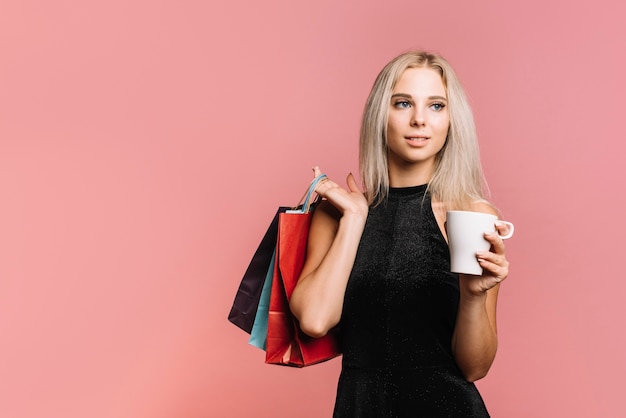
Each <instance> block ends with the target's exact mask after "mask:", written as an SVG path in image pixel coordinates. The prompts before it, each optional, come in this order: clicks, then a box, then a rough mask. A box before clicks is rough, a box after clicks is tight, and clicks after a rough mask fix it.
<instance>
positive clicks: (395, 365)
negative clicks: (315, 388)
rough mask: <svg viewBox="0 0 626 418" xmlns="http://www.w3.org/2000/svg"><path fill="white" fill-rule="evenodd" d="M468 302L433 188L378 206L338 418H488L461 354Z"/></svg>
mask: <svg viewBox="0 0 626 418" xmlns="http://www.w3.org/2000/svg"><path fill="white" fill-rule="evenodd" d="M458 302H459V285H458V276H457V275H456V274H453V273H450V257H449V253H448V246H447V244H446V241H445V239H444V238H443V236H442V234H441V231H440V230H439V227H438V225H437V221H436V220H435V216H434V214H433V211H432V207H431V200H430V196H429V195H428V194H426V185H423V186H417V187H408V188H400V189H390V193H389V199H388V201H387V202H385V203H383V204H381V205H379V206H377V207H374V208H370V212H369V216H368V219H367V223H366V225H365V230H364V231H363V237H362V239H361V243H360V246H359V250H358V253H357V258H356V261H355V264H354V268H353V270H352V274H351V276H350V279H349V281H348V286H347V288H346V295H345V301H344V307H343V314H342V318H341V333H342V340H343V363H342V364H343V367H342V371H341V376H340V378H339V386H338V388H337V400H336V403H335V411H334V414H333V416H334V417H335V418H348V417H349V418H353V417H359V418H363V417H372V418H383V417H384V418H387V417H389V418H391V417H464V418H467V417H488V416H489V414H488V413H487V410H486V408H485V405H484V403H483V400H482V398H481V396H480V394H479V393H478V390H477V389H476V387H475V386H474V384H472V383H469V382H467V381H466V380H465V379H464V378H463V376H462V375H461V372H460V371H459V369H458V368H457V366H456V364H455V361H454V358H453V356H452V349H451V339H452V332H453V330H454V324H455V321H456V314H457V309H458Z"/></svg>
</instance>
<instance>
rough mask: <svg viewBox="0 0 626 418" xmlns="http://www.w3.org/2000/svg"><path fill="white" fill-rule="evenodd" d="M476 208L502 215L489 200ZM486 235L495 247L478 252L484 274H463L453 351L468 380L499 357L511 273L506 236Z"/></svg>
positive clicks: (502, 229) (501, 228)
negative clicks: (505, 283) (499, 319)
mask: <svg viewBox="0 0 626 418" xmlns="http://www.w3.org/2000/svg"><path fill="white" fill-rule="evenodd" d="M474 210H476V211H480V212H486V213H491V214H494V215H498V214H497V213H496V211H495V210H494V209H493V208H492V207H491V206H490V205H488V204H482V203H481V204H478V206H477V207H476V208H474ZM496 228H497V229H498V230H499V231H500V232H501V233H505V232H506V230H507V228H508V227H507V226H506V225H498V224H497V225H496ZM485 239H486V240H487V241H489V242H490V243H491V251H485V252H480V253H478V254H477V257H478V260H479V262H480V264H481V266H482V267H483V270H484V273H483V275H482V276H472V275H465V274H461V275H459V290H460V300H459V311H458V314H457V321H456V327H455V330H454V334H453V336H452V352H453V355H454V357H455V360H456V362H457V365H458V366H459V368H460V369H461V372H462V373H463V375H464V376H465V378H466V379H467V380H468V381H475V380H478V379H481V378H483V377H484V376H485V375H486V374H487V372H488V371H489V368H490V367H491V364H492V363H493V360H494V358H495V355H496V350H497V346H498V333H497V326H496V304H497V299H498V289H499V287H500V282H502V280H504V279H505V278H506V277H507V276H508V274H509V262H508V261H507V259H506V256H505V251H504V244H503V242H502V239H501V238H500V237H499V236H498V235H497V234H486V235H485Z"/></svg>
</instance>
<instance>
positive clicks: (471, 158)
mask: <svg viewBox="0 0 626 418" xmlns="http://www.w3.org/2000/svg"><path fill="white" fill-rule="evenodd" d="M416 67H425V68H431V69H434V70H435V71H437V72H438V73H439V74H440V75H441V79H442V81H443V85H444V87H445V88H446V91H447V95H448V111H449V114H450V127H449V129H448V137H447V138H446V143H445V145H444V146H443V148H442V149H441V151H439V153H438V154H437V156H436V160H435V169H434V172H433V176H432V178H431V180H430V182H429V183H428V191H429V192H430V193H431V195H432V196H433V197H434V198H436V199H437V200H439V201H441V202H444V204H445V205H446V207H447V208H448V209H465V208H468V207H469V206H470V205H471V203H472V202H475V201H479V200H484V191H485V190H486V182H485V178H484V175H483V171H482V167H481V164H480V154H479V150H478V140H477V136H476V127H475V125H474V118H473V115H472V110H471V108H470V106H469V103H468V100H467V97H466V95H465V92H464V90H463V87H462V86H461V83H460V82H459V79H458V77H457V76H456V74H455V73H454V70H453V69H452V67H451V66H450V64H448V62H447V61H446V60H445V59H444V58H443V57H442V56H440V55H438V54H434V53H428V52H423V51H411V52H406V53H404V54H402V55H399V56H398V57H396V58H394V59H393V60H392V61H391V62H389V63H388V64H387V65H386V66H385V68H383V70H382V71H381V72H380V74H378V77H377V78H376V81H375V82H374V86H373V87H372V90H371V92H370V94H369V97H368V98H367V102H366V105H365V110H364V112H363V120H362V123H361V138H360V146H359V161H360V174H361V179H362V181H363V186H364V188H365V191H366V195H367V198H368V201H369V203H370V204H375V205H376V204H379V203H381V202H382V201H384V200H385V199H386V197H387V194H388V189H389V171H388V170H389V167H388V159H387V158H388V156H387V152H388V151H387V120H388V116H389V103H390V102H391V95H392V92H393V89H394V87H395V84H396V82H397V80H398V78H400V76H401V75H402V73H404V71H405V70H406V69H407V68H416Z"/></svg>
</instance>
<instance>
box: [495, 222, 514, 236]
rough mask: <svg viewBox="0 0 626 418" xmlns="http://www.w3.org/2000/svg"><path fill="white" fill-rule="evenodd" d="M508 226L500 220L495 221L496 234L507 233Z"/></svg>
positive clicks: (508, 230)
mask: <svg viewBox="0 0 626 418" xmlns="http://www.w3.org/2000/svg"><path fill="white" fill-rule="evenodd" d="M510 229H511V228H510V227H509V225H508V224H505V223H504V222H500V221H496V230H497V231H498V234H500V235H508V234H509V232H510Z"/></svg>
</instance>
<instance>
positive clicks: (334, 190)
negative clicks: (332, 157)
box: [313, 167, 369, 219]
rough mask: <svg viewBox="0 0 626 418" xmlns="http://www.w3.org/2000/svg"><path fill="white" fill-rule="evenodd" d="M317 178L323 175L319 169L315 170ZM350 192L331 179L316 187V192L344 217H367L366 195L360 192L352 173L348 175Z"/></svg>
mask: <svg viewBox="0 0 626 418" xmlns="http://www.w3.org/2000/svg"><path fill="white" fill-rule="evenodd" d="M313 173H314V175H315V177H317V176H319V175H320V174H322V171H321V170H320V168H319V167H314V168H313ZM346 183H347V185H348V190H346V189H344V188H343V187H341V186H339V185H338V184H337V183H335V182H334V181H332V180H330V179H328V178H327V179H325V180H322V181H320V182H319V183H318V185H317V187H315V192H316V193H317V194H319V195H320V196H322V197H323V198H325V199H326V200H328V202H330V203H331V204H332V205H333V206H334V207H335V208H337V210H339V211H340V212H341V214H342V216H346V215H347V216H352V215H356V216H358V217H361V218H363V219H364V218H366V217H367V212H368V209H369V208H368V204H367V199H366V198H365V195H364V194H363V193H362V192H361V191H360V190H359V187H358V185H357V183H356V180H355V179H354V176H353V175H352V173H350V174H348V178H347V179H346Z"/></svg>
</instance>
